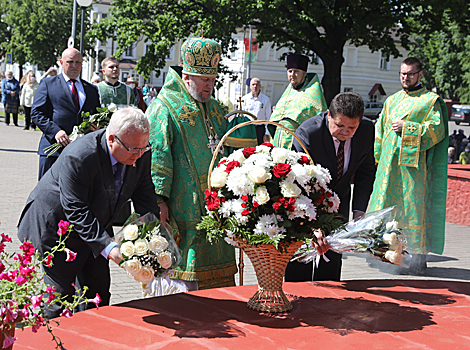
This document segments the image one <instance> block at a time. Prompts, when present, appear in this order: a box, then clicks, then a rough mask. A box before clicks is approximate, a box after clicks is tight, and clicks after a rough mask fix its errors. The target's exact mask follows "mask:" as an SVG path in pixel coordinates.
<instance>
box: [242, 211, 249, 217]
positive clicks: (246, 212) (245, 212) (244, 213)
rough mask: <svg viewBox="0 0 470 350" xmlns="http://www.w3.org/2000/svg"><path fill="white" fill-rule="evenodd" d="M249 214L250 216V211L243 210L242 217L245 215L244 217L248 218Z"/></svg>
mask: <svg viewBox="0 0 470 350" xmlns="http://www.w3.org/2000/svg"><path fill="white" fill-rule="evenodd" d="M248 214H250V211H249V210H243V211H242V215H243V216H247V215H248Z"/></svg>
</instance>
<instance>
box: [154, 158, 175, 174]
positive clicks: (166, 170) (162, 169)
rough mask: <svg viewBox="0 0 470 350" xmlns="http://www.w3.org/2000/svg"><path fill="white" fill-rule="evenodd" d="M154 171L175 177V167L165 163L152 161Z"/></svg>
mask: <svg viewBox="0 0 470 350" xmlns="http://www.w3.org/2000/svg"><path fill="white" fill-rule="evenodd" d="M152 171H153V172H156V173H161V174H163V175H166V176H169V177H173V169H171V168H167V167H164V166H163V165H160V164H157V163H153V162H152Z"/></svg>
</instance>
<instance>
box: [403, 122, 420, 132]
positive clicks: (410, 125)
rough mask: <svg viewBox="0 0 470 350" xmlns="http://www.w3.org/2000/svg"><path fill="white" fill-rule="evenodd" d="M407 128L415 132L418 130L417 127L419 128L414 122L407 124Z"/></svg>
mask: <svg viewBox="0 0 470 350" xmlns="http://www.w3.org/2000/svg"><path fill="white" fill-rule="evenodd" d="M406 128H407V129H408V131H409V132H411V133H414V132H415V131H416V129H418V128H417V127H416V126H415V125H414V124H408V125H407V126H406Z"/></svg>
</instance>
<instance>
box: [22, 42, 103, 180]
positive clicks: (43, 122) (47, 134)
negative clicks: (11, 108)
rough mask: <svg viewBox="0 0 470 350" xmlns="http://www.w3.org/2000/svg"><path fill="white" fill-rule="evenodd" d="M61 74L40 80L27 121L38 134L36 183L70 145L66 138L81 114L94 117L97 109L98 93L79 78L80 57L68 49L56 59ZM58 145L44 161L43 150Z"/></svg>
mask: <svg viewBox="0 0 470 350" xmlns="http://www.w3.org/2000/svg"><path fill="white" fill-rule="evenodd" d="M60 65H61V66H62V74H58V75H56V76H53V77H50V78H46V79H42V80H41V83H40V84H39V88H38V91H37V93H36V96H35V97H34V102H33V107H32V110H31V119H32V120H33V122H34V123H35V124H36V125H37V126H38V127H39V129H41V130H42V132H43V135H42V137H41V141H40V142H39V149H38V154H39V176H38V178H39V180H40V179H41V177H42V176H43V175H44V174H45V173H46V172H47V170H49V168H50V167H51V166H52V164H54V162H55V161H56V160H57V157H58V156H59V155H60V153H61V152H62V150H63V148H64V147H66V146H67V145H68V144H69V143H70V139H69V137H68V135H70V134H71V133H72V130H73V127H74V126H75V125H79V124H80V123H81V122H82V112H90V114H95V113H96V107H99V106H100V99H99V94H98V89H97V88H96V87H95V86H94V85H93V84H90V83H88V82H86V81H85V80H82V79H81V78H80V72H81V70H82V55H81V54H80V52H79V51H78V50H77V49H74V48H68V49H66V50H65V51H64V52H63V53H62V58H61V59H60ZM56 142H57V143H58V144H59V145H60V146H61V148H60V150H59V151H58V152H56V153H55V154H54V155H52V156H50V157H47V154H46V153H45V152H44V149H45V148H46V147H48V146H50V145H51V144H54V143H56Z"/></svg>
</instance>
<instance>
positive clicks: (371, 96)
mask: <svg viewBox="0 0 470 350" xmlns="http://www.w3.org/2000/svg"><path fill="white" fill-rule="evenodd" d="M379 100H380V98H379V95H370V102H379Z"/></svg>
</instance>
